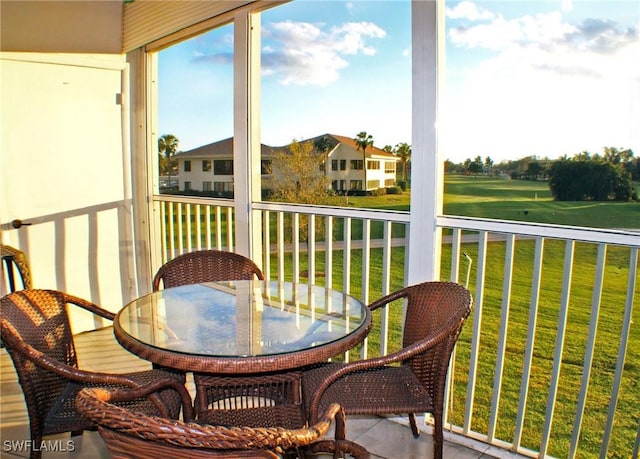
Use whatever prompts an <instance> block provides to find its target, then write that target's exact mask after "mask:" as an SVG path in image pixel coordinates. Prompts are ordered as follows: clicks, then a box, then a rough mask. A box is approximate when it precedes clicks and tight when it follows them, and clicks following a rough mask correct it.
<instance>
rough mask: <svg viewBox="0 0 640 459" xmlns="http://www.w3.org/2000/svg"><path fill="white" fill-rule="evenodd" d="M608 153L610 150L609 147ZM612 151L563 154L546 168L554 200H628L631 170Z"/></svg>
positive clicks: (631, 192)
mask: <svg viewBox="0 0 640 459" xmlns="http://www.w3.org/2000/svg"><path fill="white" fill-rule="evenodd" d="M609 153H611V152H610V151H609ZM614 157H615V155H611V154H608V152H607V150H606V149H605V154H604V156H600V155H593V156H592V155H591V154H589V153H588V152H586V151H584V152H582V153H579V154H577V155H575V156H574V157H573V158H572V159H568V158H567V157H566V156H565V157H563V158H561V159H560V160H557V161H555V162H554V163H553V165H552V166H551V167H550V169H549V188H550V189H551V194H552V195H553V197H554V198H555V199H556V200H557V201H587V200H593V201H610V200H615V201H628V200H630V199H632V198H633V186H632V182H631V174H630V173H629V172H627V171H626V170H625V168H624V167H623V164H622V163H619V162H617V160H615V159H614V161H611V159H612V158H614Z"/></svg>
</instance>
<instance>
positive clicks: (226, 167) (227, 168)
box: [213, 159, 233, 175]
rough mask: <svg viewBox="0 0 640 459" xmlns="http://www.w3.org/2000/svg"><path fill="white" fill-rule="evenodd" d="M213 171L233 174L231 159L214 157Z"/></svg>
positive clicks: (217, 173)
mask: <svg viewBox="0 0 640 459" xmlns="http://www.w3.org/2000/svg"><path fill="white" fill-rule="evenodd" d="M213 173H214V174H215V175H233V160H232V159H216V160H215V161H214V162H213Z"/></svg>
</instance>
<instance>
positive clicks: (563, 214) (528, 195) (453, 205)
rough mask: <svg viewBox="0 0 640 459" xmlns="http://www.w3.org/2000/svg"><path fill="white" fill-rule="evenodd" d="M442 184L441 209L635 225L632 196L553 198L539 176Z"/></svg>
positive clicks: (639, 211) (403, 204)
mask: <svg viewBox="0 0 640 459" xmlns="http://www.w3.org/2000/svg"><path fill="white" fill-rule="evenodd" d="M638 186H640V184H638V185H636V187H638ZM444 189H445V195H444V213H445V214H447V215H461V216H467V217H482V218H495V219H499V220H520V221H525V222H537V223H555V224H560V225H572V226H588V227H594V228H640V203H638V202H591V201H581V202H575V201H571V202H560V201H554V200H553V198H552V196H551V192H550V191H549V186H548V184H547V182H542V181H537V182H534V181H530V180H504V179H501V178H495V177H472V176H462V175H447V176H445V188H444ZM409 200H410V194H409V193H408V192H406V193H404V194H402V195H384V196H366V197H365V196H350V197H349V198H348V205H349V206H350V207H366V208H378V209H393V210H409ZM345 204H347V199H346V198H345Z"/></svg>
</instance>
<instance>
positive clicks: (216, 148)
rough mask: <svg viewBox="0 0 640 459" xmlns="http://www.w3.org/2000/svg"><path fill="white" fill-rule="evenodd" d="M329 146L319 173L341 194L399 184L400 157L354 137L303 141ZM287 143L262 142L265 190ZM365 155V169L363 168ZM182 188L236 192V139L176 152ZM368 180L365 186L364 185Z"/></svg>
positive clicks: (217, 193)
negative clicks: (361, 143) (361, 145)
mask: <svg viewBox="0 0 640 459" xmlns="http://www.w3.org/2000/svg"><path fill="white" fill-rule="evenodd" d="M320 141H322V145H323V146H324V148H326V150H325V153H326V160H325V162H324V163H323V164H322V165H321V170H320V171H319V173H324V174H326V175H327V177H328V178H329V179H330V183H331V188H332V189H333V190H334V191H336V192H339V193H346V192H348V191H353V192H363V191H365V190H366V191H373V190H377V189H379V188H388V187H392V186H395V185H396V164H397V162H398V161H399V158H398V157H397V156H395V155H394V154H392V153H389V152H387V151H384V150H381V149H379V148H376V147H374V146H369V147H367V148H366V149H365V152H364V153H363V151H362V149H359V148H358V145H357V143H356V141H355V140H354V139H351V138H349V137H345V136H340V135H333V134H325V135H321V136H318V137H313V138H311V139H305V140H302V141H300V142H301V143H302V142H311V143H313V144H314V146H316V148H317V146H318V145H320V144H321V143H320ZM283 150H284V151H286V150H287V146H283V147H270V146H268V145H264V144H263V145H261V175H262V189H263V190H268V189H270V186H271V178H272V177H273V175H275V174H278V170H277V167H276V166H275V164H274V162H273V159H274V157H275V156H276V155H277V154H278V152H280V151H283ZM365 154H366V163H367V168H366V171H365V169H364V163H365ZM176 159H177V160H178V177H179V184H178V186H179V189H180V190H181V191H199V192H205V193H207V194H211V195H213V196H227V197H230V196H232V195H233V139H232V138H228V139H224V140H220V141H218V142H213V143H210V144H207V145H203V146H201V147H198V148H194V149H193V150H189V151H185V152H181V153H179V154H177V155H176ZM365 177H366V178H365ZM365 182H366V188H365V186H364V184H365Z"/></svg>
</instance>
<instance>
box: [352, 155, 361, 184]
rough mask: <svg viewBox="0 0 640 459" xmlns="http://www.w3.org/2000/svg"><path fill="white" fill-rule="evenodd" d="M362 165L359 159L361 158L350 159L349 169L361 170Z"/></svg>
mask: <svg viewBox="0 0 640 459" xmlns="http://www.w3.org/2000/svg"><path fill="white" fill-rule="evenodd" d="M363 165H364V161H363V160H361V159H352V160H351V169H352V170H354V171H361V170H362V166H363ZM352 189H353V188H352Z"/></svg>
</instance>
